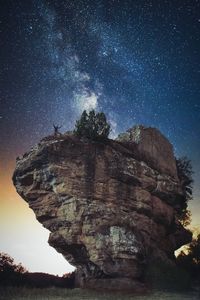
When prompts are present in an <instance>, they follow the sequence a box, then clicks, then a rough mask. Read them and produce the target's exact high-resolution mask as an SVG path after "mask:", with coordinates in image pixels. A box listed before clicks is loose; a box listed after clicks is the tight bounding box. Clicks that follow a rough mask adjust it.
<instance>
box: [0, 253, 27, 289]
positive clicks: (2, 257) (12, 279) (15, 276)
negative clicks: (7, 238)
mask: <svg viewBox="0 0 200 300" xmlns="http://www.w3.org/2000/svg"><path fill="white" fill-rule="evenodd" d="M26 272H27V270H26V269H25V268H24V267H23V266H22V264H15V262H14V259H13V258H12V257H11V256H9V255H8V254H6V253H0V285H20V284H21V283H22V282H23V279H24V274H25V273H26Z"/></svg>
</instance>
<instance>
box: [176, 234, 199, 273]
mask: <svg viewBox="0 0 200 300" xmlns="http://www.w3.org/2000/svg"><path fill="white" fill-rule="evenodd" d="M177 263H178V265H179V266H181V267H182V268H184V269H185V270H187V271H188V272H189V273H190V274H191V275H193V276H194V277H196V276H197V275H198V276H199V277H200V233H199V234H198V235H197V237H196V238H193V240H192V242H191V243H190V244H189V246H188V247H187V251H186V252H184V251H181V253H180V254H179V255H178V257H177Z"/></svg>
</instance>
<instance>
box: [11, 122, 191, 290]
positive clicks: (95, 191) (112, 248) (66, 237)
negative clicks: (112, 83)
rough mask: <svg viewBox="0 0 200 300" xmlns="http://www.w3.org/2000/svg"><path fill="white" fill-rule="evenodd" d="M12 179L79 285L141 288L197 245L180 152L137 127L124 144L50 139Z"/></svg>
mask: <svg viewBox="0 0 200 300" xmlns="http://www.w3.org/2000/svg"><path fill="white" fill-rule="evenodd" d="M13 181H14V184H15V186H16V189H17V192H18V193H19V194H20V195H21V196H22V198H23V199H24V200H25V201H27V202H28V204H29V206H30V208H32V209H33V211H34V212H35V215H36V218H37V219H38V221H39V222H41V223H42V224H43V226H44V227H45V228H47V229H49V230H50V232H51V233H50V237H49V244H50V245H51V246H53V247H54V248H55V249H56V250H57V251H58V252H60V253H62V254H63V256H64V257H65V258H66V259H67V260H68V262H70V263H71V264H72V265H74V266H75V267H76V268H77V277H76V278H77V284H78V285H79V286H80V287H95V288H98V287H99V288H119V289H121V288H125V289H137V288H138V287H139V286H140V285H142V283H141V281H142V278H143V275H144V273H145V268H146V266H147V265H148V264H149V263H150V262H151V261H153V260H155V259H156V260H158V259H159V260H162V261H164V262H166V263H170V264H172V263H173V261H174V251H175V250H176V249H178V248H179V247H180V246H182V245H183V244H185V243H188V242H190V240H191V234H190V233H189V232H188V231H187V230H186V229H184V228H183V227H182V226H181V224H180V223H179V222H178V220H177V217H176V212H177V210H178V208H179V205H180V202H181V200H182V190H181V186H180V184H179V180H178V177H177V170H176V163H175V159H174V155H173V149H172V146H171V144H170V143H169V142H168V140H167V139H166V138H165V137H164V136H163V135H162V134H161V133H160V132H159V131H158V130H156V129H153V128H144V127H143V126H137V127H134V128H132V129H131V130H129V131H128V132H127V133H126V134H123V135H120V136H119V138H118V140H117V141H113V140H107V141H105V142H92V141H89V140H86V139H85V140H84V139H80V138H77V137H75V136H73V135H63V136H61V137H49V138H46V139H43V140H42V141H41V142H40V143H39V144H38V145H37V146H35V147H34V148H33V149H32V150H31V151H30V152H28V153H26V154H24V155H23V156H22V157H20V158H18V159H17V164H16V170H15V172H14V175H13Z"/></svg>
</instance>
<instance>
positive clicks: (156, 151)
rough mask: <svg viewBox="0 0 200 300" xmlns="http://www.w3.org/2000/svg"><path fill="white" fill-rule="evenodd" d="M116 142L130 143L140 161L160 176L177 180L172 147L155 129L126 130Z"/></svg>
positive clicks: (138, 127)
mask: <svg viewBox="0 0 200 300" xmlns="http://www.w3.org/2000/svg"><path fill="white" fill-rule="evenodd" d="M117 140H119V141H121V142H131V144H132V147H134V148H135V152H136V153H137V154H138V156H139V158H140V159H141V160H144V161H145V162H147V163H148V164H150V165H151V166H152V167H153V168H155V169H156V170H158V171H159V172H161V173H162V174H168V175H170V176H172V177H174V178H175V179H177V170H176V163H175V160H174V155H173V147H172V145H171V144H170V143H169V141H168V140H167V139H166V137H164V136H163V135H162V134H161V133H160V131H158V130H157V129H156V128H149V127H148V128H146V127H144V126H142V125H137V126H135V127H133V128H130V129H128V130H127V132H126V133H123V134H120V135H119V136H118V139H117Z"/></svg>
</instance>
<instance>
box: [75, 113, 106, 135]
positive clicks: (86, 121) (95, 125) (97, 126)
mask: <svg viewBox="0 0 200 300" xmlns="http://www.w3.org/2000/svg"><path fill="white" fill-rule="evenodd" d="M74 133H75V134H76V135H77V136H79V137H86V138H88V139H91V140H98V139H106V138H108V136H109V133H110V125H109V124H108V122H107V120H106V116H105V114H104V113H103V112H100V113H95V111H94V110H91V111H90V112H89V113H87V112H86V111H85V110H84V111H83V113H82V115H81V117H80V119H79V120H78V121H77V122H76V125H75V130H74Z"/></svg>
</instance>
